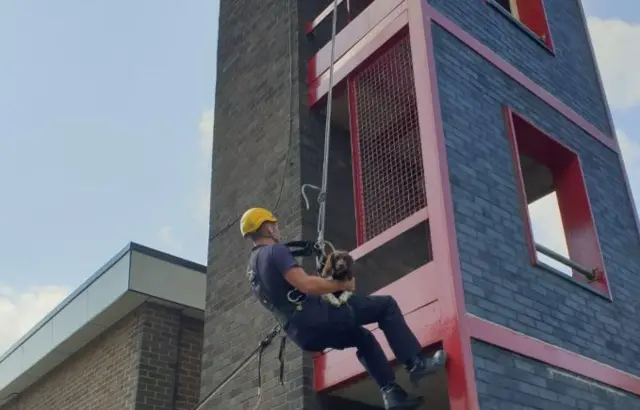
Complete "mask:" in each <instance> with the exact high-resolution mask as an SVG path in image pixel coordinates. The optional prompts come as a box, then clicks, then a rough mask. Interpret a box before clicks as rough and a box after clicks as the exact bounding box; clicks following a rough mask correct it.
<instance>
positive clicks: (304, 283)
mask: <svg viewBox="0 0 640 410" xmlns="http://www.w3.org/2000/svg"><path fill="white" fill-rule="evenodd" d="M284 278H285V279H286V280H287V282H289V283H290V284H291V286H293V287H295V288H296V289H298V290H299V291H300V292H302V293H306V294H307V295H313V296H321V295H326V294H327V293H333V292H338V291H341V290H347V289H348V287H349V286H348V283H349V282H341V281H337V280H327V279H325V278H321V277H320V276H312V275H309V274H307V273H306V272H305V271H304V269H302V268H301V267H300V266H296V267H293V268H291V269H289V270H287V271H286V272H285V274H284Z"/></svg>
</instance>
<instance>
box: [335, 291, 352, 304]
mask: <svg viewBox="0 0 640 410" xmlns="http://www.w3.org/2000/svg"><path fill="white" fill-rule="evenodd" d="M351 295H353V292H349V291H346V292H342V295H340V298H339V299H338V300H339V301H340V303H342V304H344V303H347V300H349V298H350V297H351Z"/></svg>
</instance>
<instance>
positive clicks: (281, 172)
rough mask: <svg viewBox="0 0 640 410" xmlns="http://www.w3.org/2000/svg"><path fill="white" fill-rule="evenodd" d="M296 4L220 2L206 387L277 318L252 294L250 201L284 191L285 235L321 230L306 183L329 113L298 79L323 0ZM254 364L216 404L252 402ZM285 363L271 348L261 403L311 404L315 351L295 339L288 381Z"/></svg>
mask: <svg viewBox="0 0 640 410" xmlns="http://www.w3.org/2000/svg"><path fill="white" fill-rule="evenodd" d="M298 3H300V2H297V1H291V2H290V1H288V0H287V1H283V0H250V1H243V2H240V1H232V0H223V1H221V2H220V31H219V42H218V68H217V80H216V82H217V85H216V107H215V128H214V143H213V167H212V188H211V190H212V195H211V197H212V202H211V218H210V243H209V255H208V281H207V307H206V312H205V317H206V319H205V332H204V346H203V360H202V369H203V379H202V389H201V396H204V395H206V394H207V393H208V392H209V391H211V389H213V388H214V387H215V386H216V385H217V384H218V383H219V382H220V381H222V380H223V379H224V378H225V377H226V376H227V375H228V374H229V373H230V372H231V371H232V370H233V369H234V368H235V366H236V365H237V364H238V363H239V362H240V361H242V360H243V359H244V358H245V357H247V356H248V355H249V354H250V353H251V351H253V350H254V349H255V348H256V347H257V344H258V342H259V340H260V339H261V338H262V337H263V336H264V335H265V334H266V332H267V331H269V330H270V329H271V328H272V327H273V325H275V322H274V320H273V319H272V318H271V316H270V315H268V314H267V313H266V312H265V311H264V309H263V308H262V306H260V305H259V304H258V303H257V302H256V300H255V298H254V297H253V296H252V294H251V292H250V288H249V286H248V284H247V281H246V278H245V270H246V260H247V256H248V251H249V249H250V244H249V243H247V242H245V241H244V240H243V239H242V238H241V237H240V234H239V226H238V220H239V216H240V215H241V214H242V212H244V211H245V210H246V209H247V208H249V207H251V206H264V207H268V208H271V209H274V207H275V205H276V202H277V200H278V198H279V197H280V201H279V203H278V207H277V209H275V212H276V214H277V215H278V216H279V218H280V221H281V223H280V229H281V232H282V235H283V236H284V237H285V238H286V239H287V240H295V239H299V238H301V237H302V234H303V231H304V233H305V235H306V234H307V233H308V232H315V221H313V220H312V219H311V218H312V217H313V214H312V213H309V212H304V208H303V204H302V200H301V196H300V188H301V184H302V183H303V182H302V181H303V178H304V182H308V183H316V182H318V180H317V179H316V180H309V178H310V177H309V176H308V174H309V173H308V172H306V171H305V170H303V167H302V165H301V162H302V163H304V162H305V161H308V162H309V164H314V165H317V164H318V161H317V158H318V155H319V157H320V158H321V157H322V154H321V153H318V151H317V142H315V140H314V139H315V138H317V137H318V136H320V138H322V131H321V130H322V129H323V128H320V129H319V130H320V131H318V128H317V127H321V125H322V122H321V121H319V120H318V121H315V122H313V121H310V118H311V114H310V113H308V112H306V110H307V108H306V90H305V89H304V87H303V86H301V85H302V84H300V80H301V79H304V76H305V75H306V72H305V68H306V59H307V58H308V57H309V56H310V55H311V53H312V52H313V44H312V43H311V42H309V40H308V39H306V37H305V35H304V33H303V32H302V30H301V29H300V28H301V27H302V25H301V23H299V19H300V15H304V16H305V17H309V16H311V15H313V14H314V13H315V12H317V11H318V10H319V8H320V7H322V6H323V4H321V2H301V4H300V5H298ZM312 3H315V4H312ZM298 7H302V9H298ZM312 8H315V9H312ZM289 18H291V29H292V31H291V32H290V30H289V28H290V27H289V23H290V21H289ZM289 36H291V38H290V37H289ZM289 40H291V49H290V48H289ZM291 57H292V58H293V60H291ZM290 64H293V70H292V71H293V76H292V77H290ZM290 84H293V88H291V85H290ZM301 124H303V125H301ZM287 151H289V152H288V155H287ZM310 166H311V165H308V166H307V167H310ZM306 169H309V168H306ZM303 174H304V176H303ZM316 175H319V174H316ZM281 190H282V193H281V195H280V191H281ZM312 201H315V198H312ZM230 223H231V225H229V224H230ZM226 227H227V228H226ZM225 228H226V229H225ZM314 236H315V234H312V237H314ZM256 364H257V363H256V361H254V362H252V363H251V364H250V365H249V366H247V368H245V370H244V371H243V372H242V373H241V374H239V375H238V377H236V378H235V379H234V380H233V381H232V382H231V383H229V384H228V385H227V386H226V387H225V389H224V390H223V391H221V392H220V394H219V395H217V396H216V397H215V398H214V399H213V400H212V401H211V402H210V405H209V406H208V408H210V409H226V408H229V409H231V408H240V409H243V408H252V407H251V406H254V405H255V401H256V393H257V391H256V386H257V381H256ZM277 366H278V361H277V348H276V347H272V348H271V349H269V351H268V352H267V353H266V355H265V358H264V367H263V369H264V373H263V374H264V377H265V385H264V390H263V392H264V393H263V397H262V403H263V404H262V405H263V407H264V408H272V409H281V408H287V409H291V410H294V409H301V408H310V406H313V401H314V398H313V395H312V394H311V388H310V381H311V370H312V360H311V356H310V355H306V354H302V353H301V352H300V351H299V350H298V349H297V348H296V347H295V346H293V344H292V343H289V344H288V351H287V369H286V385H285V386H284V387H282V386H280V385H278V383H277V374H278V373H277Z"/></svg>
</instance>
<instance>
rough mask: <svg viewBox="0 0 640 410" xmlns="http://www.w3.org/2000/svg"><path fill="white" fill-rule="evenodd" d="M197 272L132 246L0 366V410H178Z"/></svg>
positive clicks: (187, 373) (197, 315)
mask: <svg viewBox="0 0 640 410" xmlns="http://www.w3.org/2000/svg"><path fill="white" fill-rule="evenodd" d="M204 273H205V267H204V266H201V265H198V264H196V263H193V262H189V261H186V260H183V259H179V258H176V257H174V256H171V255H167V254H165V253H162V252H158V251H156V250H153V249H150V248H147V247H144V246H141V245H138V244H134V243H132V244H130V245H128V246H127V247H126V248H125V249H123V250H122V251H121V252H119V253H118V254H117V255H116V256H115V257H113V258H112V259H111V260H110V261H109V262H108V263H107V264H106V265H105V266H104V267H103V268H101V269H100V270H99V271H98V272H97V273H96V274H95V275H93V276H92V277H91V278H90V279H89V280H87V281H86V282H85V283H84V284H83V285H82V286H80V287H79V288H78V289H77V290H76V291H75V292H73V293H72V294H71V295H70V296H69V297H68V298H67V299H65V300H64V301H63V302H62V303H60V305H59V306H58V307H57V308H56V309H54V310H53V311H52V312H51V313H50V314H49V315H48V316H47V317H45V318H44V319H43V320H42V321H41V322H40V323H38V324H37V325H36V326H35V327H34V328H33V329H32V330H31V331H29V332H28V333H27V334H26V335H25V336H24V337H23V338H22V339H21V340H19V341H18V342H17V343H16V344H15V345H14V346H12V347H11V348H10V349H9V350H8V351H7V352H6V353H4V354H3V355H2V356H0V410H44V409H46V410H90V409H93V410H108V409H113V410H116V409H117V410H126V409H127V410H143V409H144V410H168V409H172V410H173V409H175V410H186V409H192V408H193V407H194V406H195V405H196V404H197V401H198V395H199V391H200V358H201V346H202V331H203V307H204V303H205V274H204Z"/></svg>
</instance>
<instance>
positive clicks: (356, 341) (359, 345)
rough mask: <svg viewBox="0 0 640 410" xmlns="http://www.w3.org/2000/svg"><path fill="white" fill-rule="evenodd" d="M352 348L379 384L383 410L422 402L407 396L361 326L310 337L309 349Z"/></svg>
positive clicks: (408, 409) (406, 408) (409, 408)
mask: <svg viewBox="0 0 640 410" xmlns="http://www.w3.org/2000/svg"><path fill="white" fill-rule="evenodd" d="M348 347H355V348H356V349H357V352H356V356H357V357H358V360H359V361H360V363H362V365H363V366H364V368H365V369H366V370H367V373H369V375H370V376H371V378H372V379H373V380H374V381H375V382H376V384H377V385H378V386H379V387H380V391H381V393H382V399H383V401H384V406H385V409H389V410H403V409H404V410H414V409H416V408H417V407H418V406H419V405H420V404H421V402H422V399H421V398H419V397H412V396H409V395H408V394H407V393H406V392H405V391H404V390H403V389H402V388H401V387H400V386H398V384H397V383H396V381H395V374H394V372H393V369H392V368H391V365H390V364H389V362H388V361H387V357H386V356H385V354H384V351H383V350H382V347H380V344H379V343H378V341H377V340H376V338H375V337H374V336H373V334H372V333H371V332H370V331H369V330H367V329H365V328H364V327H360V326H357V327H349V328H345V329H340V330H339V331H337V332H336V331H333V332H331V331H327V332H325V333H324V334H322V335H318V337H316V338H314V340H313V342H312V345H310V346H309V348H310V350H314V351H315V350H324V349H326V348H334V349H345V348H348Z"/></svg>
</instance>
